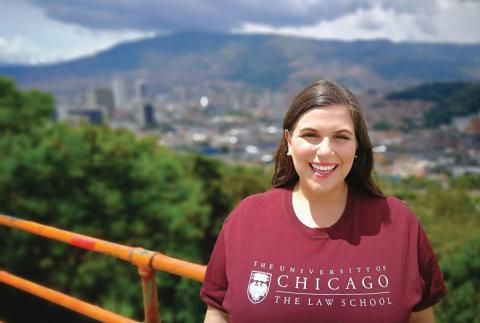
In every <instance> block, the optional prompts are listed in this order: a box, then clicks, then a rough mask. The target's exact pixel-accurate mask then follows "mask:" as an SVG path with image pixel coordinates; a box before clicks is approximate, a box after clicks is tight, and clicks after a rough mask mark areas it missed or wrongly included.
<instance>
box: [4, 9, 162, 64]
mask: <svg viewBox="0 0 480 323" xmlns="http://www.w3.org/2000/svg"><path fill="white" fill-rule="evenodd" d="M1 7H2V16H1V17H0V62H3V63H29V64H38V63H47V62H53V61H62V60H67V59H73V58H76V57H81V56H85V55H88V54H92V53H94V52H97V51H99V50H103V49H106V48H108V47H111V46H113V45H115V44H117V43H119V42H122V41H127V40H133V39H138V38H144V37H148V36H152V34H153V33H152V32H146V31H136V30H125V29H124V30H117V31H108V30H100V31H98V30H94V29H91V28H87V27H84V26H79V25H74V24H67V23H64V22H61V21H55V20H51V19H49V18H48V17H46V16H45V14H44V12H42V10H41V9H39V8H36V7H32V6H30V5H29V4H28V3H25V2H21V1H20V2H18V1H15V0H1ZM20 20H21V22H22V23H19V21H20Z"/></svg>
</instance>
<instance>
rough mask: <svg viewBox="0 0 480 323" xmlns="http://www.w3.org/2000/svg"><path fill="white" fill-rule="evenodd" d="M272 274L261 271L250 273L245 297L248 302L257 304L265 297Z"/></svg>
mask: <svg viewBox="0 0 480 323" xmlns="http://www.w3.org/2000/svg"><path fill="white" fill-rule="evenodd" d="M271 280H272V274H270V273H265V272H262V271H254V270H253V271H252V273H251V274H250V281H249V282H248V288H247V295H248V299H249V300H250V302H252V303H253V304H258V303H260V302H261V301H263V300H264V299H265V297H267V294H268V290H269V289H270V281H271Z"/></svg>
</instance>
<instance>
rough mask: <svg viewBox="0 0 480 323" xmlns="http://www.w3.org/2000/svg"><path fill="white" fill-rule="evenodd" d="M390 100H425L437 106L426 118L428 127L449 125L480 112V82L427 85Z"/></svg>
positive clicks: (399, 93) (397, 95)
mask: <svg viewBox="0 0 480 323" xmlns="http://www.w3.org/2000/svg"><path fill="white" fill-rule="evenodd" d="M387 98H388V99H389V100H425V101H431V102H434V103H435V105H434V106H433V107H432V109H431V110H429V111H428V112H427V113H426V114H425V116H424V123H425V125H426V126H427V127H437V126H439V125H441V124H447V123H450V122H451V121H452V119H453V118H454V117H457V116H466V115H470V114H478V113H479V112H480V104H479V102H480V82H436V83H427V84H423V85H420V86H418V87H414V88H411V89H408V90H405V91H401V92H395V93H392V94H390V95H389V96H388V97H387Z"/></svg>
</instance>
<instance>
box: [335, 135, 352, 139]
mask: <svg viewBox="0 0 480 323" xmlns="http://www.w3.org/2000/svg"><path fill="white" fill-rule="evenodd" d="M335 138H337V139H342V140H349V139H350V138H349V137H347V136H336V137H335Z"/></svg>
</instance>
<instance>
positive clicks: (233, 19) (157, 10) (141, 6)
mask: <svg viewBox="0 0 480 323" xmlns="http://www.w3.org/2000/svg"><path fill="white" fill-rule="evenodd" d="M447 1H449V0H447ZM29 2H30V3H32V4H34V5H35V6H38V7H39V8H42V9H43V10H45V13H46V14H47V15H48V16H49V17H50V18H52V19H55V20H59V21H63V22H68V23H75V24H78V25H82V26H85V27H89V28H94V29H108V30H114V29H136V30H170V31H176V30H199V29H200V30H217V31H228V30H231V29H234V28H239V27H240V26H242V25H243V24H244V23H246V22H248V23H254V24H261V25H269V26H272V27H282V26H292V27H293V26H302V25H311V24H317V23H319V22H320V21H332V20H336V19H338V18H340V17H343V16H345V15H348V14H352V13H354V12H357V11H359V10H365V11H368V10H369V9H372V8H374V7H377V6H381V7H382V8H384V9H386V10H393V11H394V12H397V13H399V14H409V13H411V14H413V13H419V12H420V13H421V12H428V11H432V10H436V8H437V7H438V0H422V1H417V0H339V1H331V0H276V1H263V0H223V1H218V0H203V1H197V0H182V1H178V0H135V1H129V0H118V1H111V0H70V1H63V0H29Z"/></svg>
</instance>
